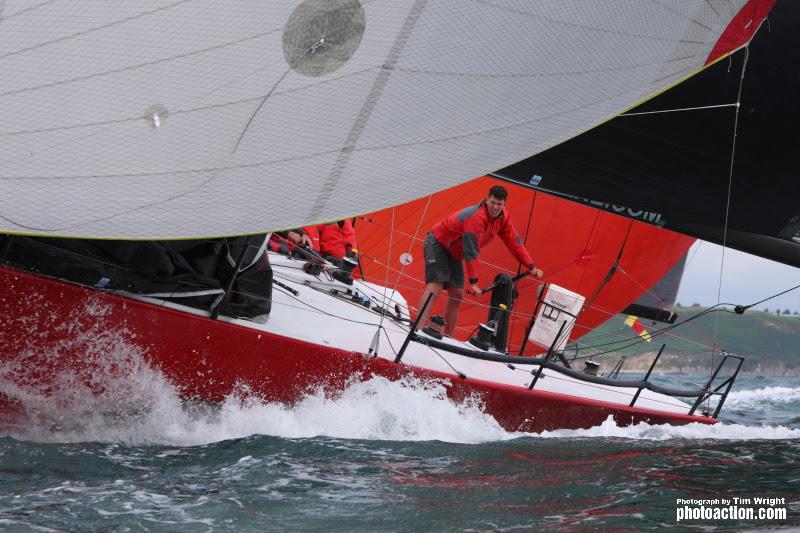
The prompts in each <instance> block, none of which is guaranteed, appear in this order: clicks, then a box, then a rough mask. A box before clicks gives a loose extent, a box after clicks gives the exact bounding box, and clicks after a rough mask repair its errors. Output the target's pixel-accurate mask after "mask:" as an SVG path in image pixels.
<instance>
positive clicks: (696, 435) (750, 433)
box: [536, 417, 800, 441]
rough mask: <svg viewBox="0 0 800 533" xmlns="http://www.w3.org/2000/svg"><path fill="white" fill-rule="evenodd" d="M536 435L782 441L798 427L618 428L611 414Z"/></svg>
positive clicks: (798, 432) (797, 434)
mask: <svg viewBox="0 0 800 533" xmlns="http://www.w3.org/2000/svg"><path fill="white" fill-rule="evenodd" d="M536 436H537V437H539V438H597V437H606V438H608V437H611V438H622V439H634V440H648V441H665V440H672V439H690V440H785V439H800V429H795V428H789V427H785V426H746V425H742V424H726V423H723V422H720V423H717V424H714V425H708V424H697V423H694V424H686V425H683V426H671V425H650V424H646V423H639V424H634V425H631V426H625V427H620V426H618V425H617V424H616V423H615V422H614V419H613V418H612V417H608V419H606V421H605V422H603V423H602V424H601V425H599V426H595V427H592V428H589V429H575V430H570V429H559V430H555V431H546V432H543V433H540V434H538V435H536Z"/></svg>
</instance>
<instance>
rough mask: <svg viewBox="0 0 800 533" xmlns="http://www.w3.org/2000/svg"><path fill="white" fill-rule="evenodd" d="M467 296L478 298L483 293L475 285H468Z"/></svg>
mask: <svg viewBox="0 0 800 533" xmlns="http://www.w3.org/2000/svg"><path fill="white" fill-rule="evenodd" d="M467 294H471V295H473V296H480V295H481V294H483V291H482V290H481V288H480V287H478V285H477V284H475V283H470V284H469V287H467Z"/></svg>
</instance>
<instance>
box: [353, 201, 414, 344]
mask: <svg viewBox="0 0 800 533" xmlns="http://www.w3.org/2000/svg"><path fill="white" fill-rule="evenodd" d="M396 211H397V207H392V222H391V224H392V229H391V231H389V249H388V250H387V251H386V257H387V259H391V257H392V241H393V238H394V217H395V212H396ZM353 231H354V232H355V228H354V229H353ZM398 281H399V276H398ZM388 289H389V269H388V268H387V269H386V275H385V276H384V277H383V300H382V302H381V320H380V322H378V331H377V333H376V334H378V335H380V330H381V328H383V319H384V317H385V316H386V311H385V309H386V291H387V290H388ZM395 294H397V283H395V288H394V289H392V300H394V295H395ZM409 314H410V313H409Z"/></svg>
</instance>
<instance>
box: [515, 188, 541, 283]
mask: <svg viewBox="0 0 800 533" xmlns="http://www.w3.org/2000/svg"><path fill="white" fill-rule="evenodd" d="M537 194H538V192H537V191H535V190H534V191H533V197H532V198H531V209H530V211H528V225H527V226H525V239H524V240H523V241H522V244H523V246H525V247H526V248H527V246H528V234H529V233H530V231H531V219H532V218H533V210H534V209H535V208H536V196H537ZM520 271H522V265H521V264H517V274H516V275H517V276H519V273H520Z"/></svg>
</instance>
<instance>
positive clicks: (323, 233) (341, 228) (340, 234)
mask: <svg viewBox="0 0 800 533" xmlns="http://www.w3.org/2000/svg"><path fill="white" fill-rule="evenodd" d="M317 230H318V231H319V252H320V253H321V254H322V256H323V257H333V258H335V259H341V258H343V257H344V256H346V255H352V254H354V253H356V252H357V250H356V230H355V229H354V228H353V223H352V222H351V221H350V219H344V220H339V221H338V222H332V223H331V224H322V225H319V226H317Z"/></svg>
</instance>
